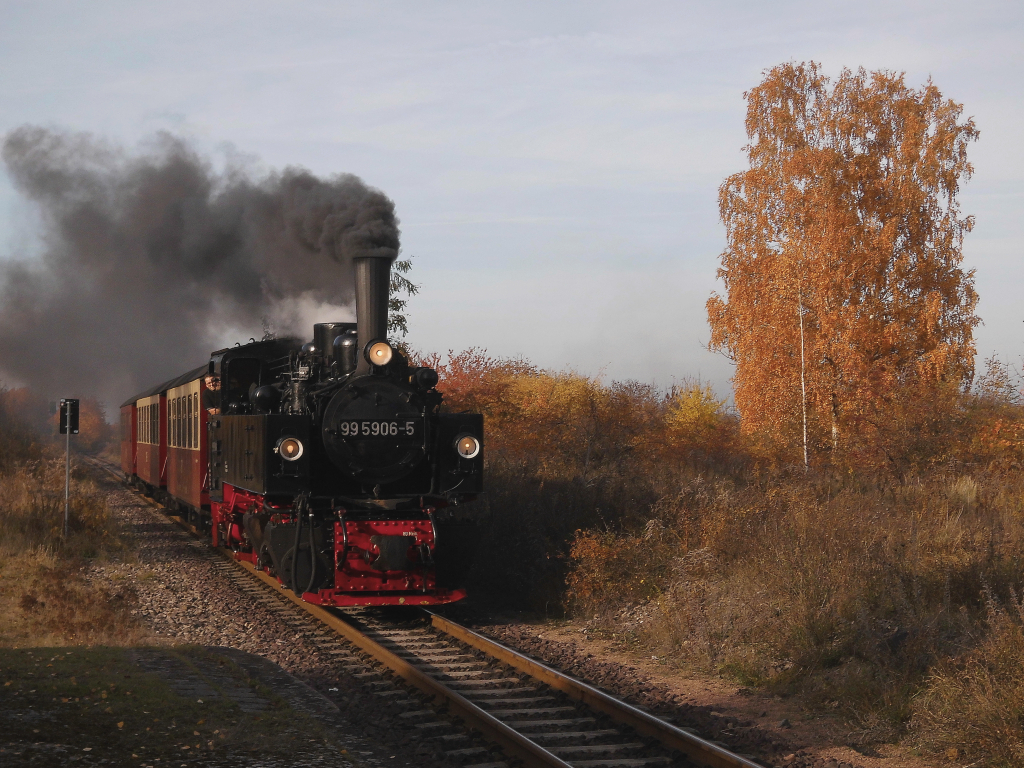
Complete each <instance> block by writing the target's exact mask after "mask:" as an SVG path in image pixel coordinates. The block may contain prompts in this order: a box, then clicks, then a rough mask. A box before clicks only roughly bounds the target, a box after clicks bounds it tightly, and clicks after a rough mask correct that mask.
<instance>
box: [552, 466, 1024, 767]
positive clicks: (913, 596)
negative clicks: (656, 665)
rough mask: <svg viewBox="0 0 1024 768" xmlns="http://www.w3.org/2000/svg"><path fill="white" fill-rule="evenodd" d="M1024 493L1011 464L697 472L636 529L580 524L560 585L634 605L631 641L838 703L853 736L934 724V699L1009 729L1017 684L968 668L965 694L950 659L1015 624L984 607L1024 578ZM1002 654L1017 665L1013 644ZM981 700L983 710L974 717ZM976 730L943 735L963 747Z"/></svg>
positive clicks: (601, 606) (613, 607)
mask: <svg viewBox="0 0 1024 768" xmlns="http://www.w3.org/2000/svg"><path fill="white" fill-rule="evenodd" d="M1022 498H1024V484H1021V482H1020V481H1019V479H1017V478H1016V477H1015V476H993V477H985V478H970V477H954V478H943V477H935V478H933V479H931V480H930V481H921V482H916V483H913V484H908V485H898V484H893V485H881V486H867V487H863V486H858V485H857V484H856V483H852V482H848V483H847V484H844V485H836V484H835V482H834V481H829V480H820V481H818V482H813V481H805V480H803V479H802V478H800V479H790V480H785V479H782V478H776V479H774V480H773V481H771V482H766V483H764V484H757V485H754V484H752V485H747V486H745V487H740V486H737V485H736V484H735V483H732V482H728V481H724V480H720V481H718V482H715V483H709V482H706V481H702V480H698V481H694V482H692V483H690V484H689V485H688V486H687V487H686V488H685V489H684V490H683V491H682V492H681V493H680V494H678V496H677V497H676V498H674V499H671V500H663V501H662V502H660V503H659V504H657V505H655V507H654V508H653V513H654V516H652V518H651V519H650V521H649V522H648V524H647V525H646V526H645V528H644V529H642V530H640V531H637V532H636V533H632V534H629V533H620V534H618V535H610V534H600V533H593V532H591V533H582V532H581V533H580V534H578V536H577V539H576V541H575V542H574V545H573V550H572V555H573V558H574V564H575V567H574V568H573V570H572V572H571V573H570V576H569V592H568V598H569V600H570V601H571V603H572V605H573V607H574V608H575V609H576V610H577V612H579V613H582V614H584V615H587V616H590V615H598V616H601V617H602V618H603V621H604V622H605V623H606V625H607V626H608V627H609V629H611V628H613V627H614V628H615V629H616V630H617V631H621V629H622V626H623V619H624V618H626V619H627V622H628V621H629V620H630V619H631V623H629V624H628V625H629V626H630V628H631V631H632V633H633V635H634V636H635V638H636V639H637V640H638V641H639V642H641V643H642V644H644V645H645V646H647V647H650V648H652V649H654V648H656V649H657V650H658V651H659V652H660V653H663V654H667V655H670V656H673V655H674V656H676V657H677V658H680V659H682V658H685V659H688V660H690V661H692V660H694V659H696V660H699V662H700V663H701V664H702V665H703V666H705V667H706V668H708V669H713V670H717V671H720V672H725V673H727V674H729V675H731V676H733V677H734V678H736V679H737V680H739V681H742V682H743V683H745V684H748V685H757V686H760V687H762V688H765V689H768V690H772V691H775V692H777V693H783V694H792V693H799V694H800V695H801V696H802V697H803V699H804V701H805V702H806V703H807V704H808V705H809V706H811V707H817V708H822V709H825V708H828V709H833V708H840V709H841V711H843V712H844V713H845V714H846V716H847V719H848V721H849V723H850V736H849V739H850V741H851V743H853V744H867V743H871V742H877V741H890V740H893V739H896V738H898V737H900V736H902V735H903V734H905V733H906V732H907V726H908V724H909V723H910V721H911V719H912V717H914V716H916V717H917V720H918V722H920V723H926V722H928V723H934V722H938V721H937V720H936V718H939V717H940V715H939V714H937V713H938V712H939V711H940V710H941V711H942V713H943V714H942V717H945V718H947V719H949V720H951V721H955V720H959V721H960V722H962V723H970V724H971V726H970V728H978V727H982V728H984V726H981V725H979V719H987V720H988V721H989V722H992V723H995V722H996V721H997V720H998V719H999V717H1002V718H1004V719H1008V720H1011V721H1014V722H1016V723H1017V727H1018V729H1019V728H1020V725H1021V720H1020V717H1021V714H1022V710H1021V709H1020V708H1019V706H1018V709H1017V710H1016V712H1014V711H1013V709H1012V706H1010V702H1011V701H1012V700H1014V697H1019V696H1020V695H1021V693H1020V691H1021V690H1024V688H1021V689H1019V690H1018V689H1017V688H1014V689H1012V690H1011V689H1007V688H1005V687H1000V686H999V685H998V684H996V683H995V682H993V678H989V679H988V682H985V683H983V682H981V678H979V677H978V676H977V675H974V676H973V679H974V680H975V682H974V683H970V684H968V683H964V684H965V685H972V686H974V688H973V689H972V690H973V696H970V697H968V696H963V695H959V694H956V693H952V692H950V689H949V686H950V684H951V682H952V681H953V680H957V679H961V681H962V678H963V673H962V670H961V672H959V673H957V674H954V673H952V672H951V671H950V670H954V669H958V670H959V669H961V666H962V665H967V667H966V668H969V669H970V670H973V671H977V670H978V669H979V667H978V666H977V663H978V662H972V661H971V659H983V658H985V657H986V654H988V652H989V651H988V650H986V649H987V648H988V647H989V645H990V644H994V647H998V648H1008V647H1009V646H1008V644H1010V645H1012V643H1011V641H1012V640H1013V639H1014V638H1018V637H1019V635H1020V628H1019V626H1018V625H1017V624H1013V623H1012V622H1009V619H1005V620H1003V619H1001V620H1000V621H999V622H993V620H992V619H991V614H992V609H991V606H992V604H993V601H1002V602H1005V603H1007V604H1015V601H1016V599H1017V598H1016V595H1018V594H1020V592H1021V588H1022V581H1024V567H1022V566H1024V504H1022ZM986 595H987V596H988V598H987V599H986ZM950 658H953V659H957V660H958V661H956V662H955V663H953V664H952V665H951V666H950V665H949V664H947V662H946V660H948V659H950ZM1002 658H1003V659H1004V660H1005V662H1006V664H1011V665H1012V663H1015V664H1016V666H1015V667H1013V669H1015V671H1016V673H1017V678H1019V677H1020V672H1022V671H1024V668H1022V667H1024V658H1022V657H1021V656H1019V655H1018V656H1017V657H1016V660H1015V662H1014V661H1013V654H1012V653H1010V652H1007V653H1004V654H1003V656H1002ZM961 659H962V661H960V660H961ZM972 664H973V666H972ZM940 670H946V671H945V672H941V671H940ZM958 675H960V677H958ZM968 677H972V676H971V675H968ZM1011 677H1012V675H1011V676H1010V677H1005V678H1004V679H1007V680H1008V679H1011ZM1014 685H1015V686H1016V685H1017V684H1016V683H1014ZM923 691H929V692H930V693H928V695H922V692H923ZM941 691H946V694H942V693H941ZM986 697H987V698H986ZM981 699H985V703H984V704H983V705H982V704H981ZM1017 700H1018V701H1019V698H1018V699H1017ZM940 704H941V706H940ZM943 707H944V708H945V709H943ZM985 707H988V708H990V709H991V710H993V713H990V714H988V715H985V716H984V717H982V714H981V711H980V710H981V709H983V708H985ZM976 709H977V711H976ZM995 712H998V713H1001V714H1000V715H999V716H998V717H997V716H996V715H995V714H994V713H995ZM939 730H941V729H939V728H933V729H932V730H931V731H929V732H930V733H937V732H938V731H939ZM969 730H970V729H967V730H966V731H965V730H963V729H961V730H960V731H954V732H951V734H955V735H951V736H950V738H951V739H953V740H959V742H958V744H957V745H956V746H957V748H958V749H960V750H961V753H965V751H966V752H969V751H970V750H966V747H965V740H968V737H969V733H968V732H969ZM990 738H992V739H993V740H996V739H997V738H998V737H997V736H996V734H995V732H994V731H993V732H991V733H990ZM1002 741H1004V742H1005V739H1003V740H1002ZM935 743H936V744H938V742H935ZM939 746H941V744H940V745H939ZM936 749H938V747H936ZM939 751H941V750H939ZM981 751H984V750H981ZM995 764H998V763H993V765H995Z"/></svg>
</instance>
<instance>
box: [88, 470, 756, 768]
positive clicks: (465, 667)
mask: <svg viewBox="0 0 1024 768" xmlns="http://www.w3.org/2000/svg"><path fill="white" fill-rule="evenodd" d="M90 463H92V464H94V465H95V466H96V467H97V468H99V469H101V470H103V471H106V472H109V473H110V474H112V475H114V476H115V477H116V478H117V479H118V480H119V481H123V477H122V476H121V473H120V471H119V470H118V469H117V468H115V467H112V466H111V465H109V464H106V463H105V462H101V461H98V460H90ZM153 503H155V502H153ZM162 510H163V511H164V513H165V514H167V515H168V517H170V518H171V519H172V520H174V521H175V522H176V523H177V524H178V525H179V526H181V527H182V528H184V529H185V530H186V531H188V532H189V533H191V534H192V535H193V536H203V534H201V533H200V532H199V531H197V530H196V529H195V528H194V527H193V526H192V525H190V524H189V523H188V521H186V520H184V519H183V518H181V517H180V516H178V515H177V514H176V513H175V512H173V511H171V510H168V509H166V508H163V507H162ZM206 552H207V553H208V555H207V556H208V557H209V558H211V563H213V565H214V567H215V568H216V570H217V571H219V572H220V573H222V574H223V576H224V577H225V578H226V579H228V580H230V581H231V582H234V584H235V585H236V587H237V588H238V589H239V590H241V591H242V592H244V593H246V594H247V595H248V596H250V597H252V598H253V599H255V600H257V601H258V602H260V603H261V604H263V605H264V607H266V608H268V609H269V610H271V611H272V612H273V613H274V614H275V615H276V616H277V617H278V618H279V619H281V621H282V622H283V623H284V624H285V625H286V626H288V627H289V628H290V629H291V630H292V631H294V632H296V633H298V634H303V635H306V636H309V635H312V636H314V637H315V639H316V642H317V644H318V645H319V646H320V647H322V648H324V649H325V650H326V651H327V652H328V653H329V654H330V655H331V656H332V657H333V658H334V659H335V661H336V663H337V664H338V665H339V666H340V667H341V668H343V669H344V670H345V672H346V673H347V674H349V675H351V676H353V677H354V678H356V679H357V680H359V681H360V682H361V683H362V684H363V685H364V686H365V687H367V688H369V689H370V690H372V692H373V693H374V695H376V696H380V697H383V698H385V699H387V700H389V701H390V702H391V703H392V705H393V706H394V707H395V708H397V709H404V711H402V712H401V713H400V714H399V715H398V718H399V719H400V720H401V721H403V722H405V723H407V724H408V725H407V727H408V729H409V730H410V731H411V732H413V733H420V734H422V738H423V739H424V740H425V741H426V740H436V741H437V742H438V743H440V744H441V745H442V751H443V752H444V755H445V757H446V758H448V759H449V760H451V761H453V762H456V763H461V764H463V765H464V766H466V768H503V767H504V768H511V766H512V765H513V764H516V763H518V764H521V765H523V766H531V767H534V766H537V767H541V766H543V767H544V768H569V767H570V766H571V767H572V768H657V767H660V766H668V767H669V768H689V767H690V766H707V767H708V768H763V765H762V764H760V763H757V762H755V761H754V760H753V759H752V758H750V757H748V756H744V755H738V754H736V753H733V752H730V751H729V750H728V749H727V748H726V747H725V746H724V745H720V744H718V743H713V742H711V741H708V740H705V739H702V738H700V736H699V735H697V734H696V733H694V732H691V731H689V730H687V729H683V728H679V727H677V726H675V725H673V724H671V723H668V722H665V721H664V720H661V719H659V718H657V717H654V716H653V715H651V714H649V713H647V712H645V711H643V710H641V709H638V708H636V707H633V706H631V705H629V704H627V703H625V702H623V701H620V700H619V699H616V698H614V697H612V696H609V695H608V694H606V693H604V692H603V691H601V690H599V689H597V688H595V687H593V686H590V685H588V684H586V683H584V682H582V681H579V680H576V679H575V678H572V677H570V676H568V675H566V674H564V673H562V672H560V671H558V670H556V669H553V668H551V667H548V666H546V665H544V664H541V663H539V662H537V661H535V660H534V659H531V658H529V657H528V656H525V655H523V654H522V653H519V652H518V651H515V650H513V649H512V648H508V647H507V646H504V645H502V644H500V643H497V642H495V641H493V640H491V639H490V638H487V637H485V636H483V635H480V634H478V633H476V632H474V631H472V630H471V629H468V628H466V627H463V626H460V625H459V624H456V623H455V622H452V621H450V620H449V619H446V618H445V617H444V616H442V615H440V614H438V613H435V612H431V611H425V610H423V609H418V608H404V609H402V610H401V611H387V610H376V611H375V610H371V609H347V610H345V611H341V610H338V609H325V608H322V607H320V606H316V605H312V604H310V603H306V602H304V601H302V600H300V599H299V598H297V597H296V596H295V595H294V594H293V593H292V592H291V591H290V590H287V589H285V588H284V587H283V586H281V585H280V584H279V583H278V581H277V579H275V578H273V577H271V576H269V575H268V574H266V573H264V572H261V571H257V570H255V569H254V568H253V566H252V564H251V563H248V562H244V561H239V560H235V559H234V557H233V556H232V553H231V552H230V551H228V550H221V551H220V552H219V553H217V550H212V549H210V550H206ZM495 745H496V746H497V747H498V748H499V749H500V751H499V750H496V749H495Z"/></svg>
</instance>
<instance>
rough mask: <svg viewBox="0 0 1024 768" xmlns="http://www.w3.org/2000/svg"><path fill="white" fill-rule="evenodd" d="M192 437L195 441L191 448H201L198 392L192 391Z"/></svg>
mask: <svg viewBox="0 0 1024 768" xmlns="http://www.w3.org/2000/svg"><path fill="white" fill-rule="evenodd" d="M192 439H193V440H194V441H195V445H193V446H192V447H193V448H202V441H201V440H200V439H199V393H198V392H193V393H192Z"/></svg>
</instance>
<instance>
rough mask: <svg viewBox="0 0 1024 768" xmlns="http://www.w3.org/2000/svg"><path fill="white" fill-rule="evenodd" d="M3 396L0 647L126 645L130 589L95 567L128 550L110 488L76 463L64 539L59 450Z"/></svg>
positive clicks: (130, 630)
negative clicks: (97, 573)
mask: <svg viewBox="0 0 1024 768" xmlns="http://www.w3.org/2000/svg"><path fill="white" fill-rule="evenodd" d="M8 395H9V393H7V392H2V391H0V580H2V582H3V584H4V589H3V590H2V591H0V645H12V644H22V643H36V644H65V643H69V642H74V643H84V642H108V643H109V642H121V641H126V640H128V639H130V638H132V637H134V636H135V634H136V628H135V625H134V622H133V620H132V619H131V615H130V606H131V603H132V599H133V595H132V592H131V589H130V588H124V587H119V586H114V585H109V584H104V583H97V582H96V581H95V580H92V579H90V578H89V570H90V568H89V564H90V563H91V562H93V561H95V560H96V559H97V558H101V559H102V558H107V557H110V556H113V555H115V554H116V553H120V552H121V551H122V550H123V545H122V543H121V541H120V538H119V536H118V532H117V527H116V525H115V523H114V521H113V519H112V517H111V514H110V510H109V508H108V507H107V504H106V501H105V496H104V493H103V490H102V489H101V488H100V487H98V486H97V484H96V482H95V481H94V480H93V479H92V478H91V477H90V476H89V475H88V474H86V473H85V472H83V471H82V470H81V468H80V467H79V466H77V463H76V465H75V467H74V470H73V473H72V484H71V489H72V493H71V496H70V505H69V512H70V515H69V526H68V533H67V535H66V536H65V535H64V479H65V461H64V456H63V455H61V450H60V448H61V447H60V446H59V445H57V444H55V443H54V442H53V441H52V440H51V439H50V438H49V437H48V436H46V435H45V434H40V432H39V431H38V430H36V429H35V428H34V425H33V424H31V423H26V422H25V421H24V420H22V419H20V418H19V415H20V413H19V410H18V409H14V408H11V407H10V405H11V404H10V401H9V400H8V398H7V396H8Z"/></svg>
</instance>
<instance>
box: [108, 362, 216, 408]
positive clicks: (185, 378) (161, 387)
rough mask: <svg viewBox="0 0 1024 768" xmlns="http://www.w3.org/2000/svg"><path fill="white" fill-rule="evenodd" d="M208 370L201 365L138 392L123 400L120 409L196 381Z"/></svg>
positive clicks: (205, 366) (207, 366)
mask: <svg viewBox="0 0 1024 768" xmlns="http://www.w3.org/2000/svg"><path fill="white" fill-rule="evenodd" d="M208 369H209V364H207V365H201V366H199V367H198V368H195V369H193V370H191V371H189V372H188V373H183V374H182V375H181V376H176V377H175V378H173V379H171V380H170V381H165V382H164V383H163V384H158V385H157V386H155V387H150V388H149V389H147V390H145V391H143V392H140V393H139V394H137V395H133V396H132V397H129V398H128V399H127V400H125V401H124V402H123V403H121V407H122V408H124V407H125V406H126V405H132V404H133V403H135V402H137V401H139V400H141V399H142V398H144V397H152V396H153V395H162V394H164V393H165V392H166V391H167V390H168V389H173V388H174V387H179V386H181V385H182V384H186V383H187V382H190V381H195V380H196V379H201V378H202V377H203V376H205V375H206V372H207V370H208Z"/></svg>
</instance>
